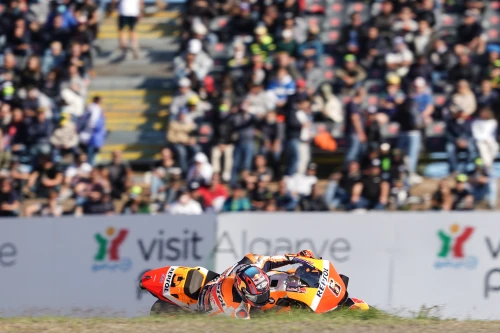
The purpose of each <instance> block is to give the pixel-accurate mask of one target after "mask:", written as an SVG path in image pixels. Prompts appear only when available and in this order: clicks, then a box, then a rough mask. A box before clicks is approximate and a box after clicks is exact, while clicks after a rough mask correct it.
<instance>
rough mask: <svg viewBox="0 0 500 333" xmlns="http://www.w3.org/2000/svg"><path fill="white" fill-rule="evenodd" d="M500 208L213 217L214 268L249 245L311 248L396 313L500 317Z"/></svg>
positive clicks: (263, 250) (352, 288) (355, 290)
mask: <svg viewBox="0 0 500 333" xmlns="http://www.w3.org/2000/svg"><path fill="white" fill-rule="evenodd" d="M499 218H500V215H499V214H498V213H490V212H474V213H434V212H428V213H417V212H415V213H405V212H402V213H389V214H387V213H365V214H342V213H292V214H290V213H276V214H255V213H248V214H225V215H221V216H219V217H218V221H219V223H218V233H217V245H216V248H215V249H214V251H213V253H214V254H215V258H216V266H215V267H216V270H218V271H222V270H223V269H225V268H227V267H229V266H230V265H232V264H233V263H234V262H235V261H237V260H239V259H240V258H241V257H243V256H244V255H245V254H246V253H248V252H254V253H259V254H268V255H270V254H284V253H296V252H298V251H300V250H301V249H305V248H308V249H311V250H313V251H314V253H315V254H316V255H317V256H321V257H323V258H324V259H328V260H331V261H332V263H333V264H334V265H335V266H336V267H337V268H338V271H339V272H340V273H342V274H345V275H347V276H349V277H350V282H349V288H348V290H349V293H350V295H351V296H354V297H358V298H361V299H363V300H365V301H367V302H368V303H370V304H372V305H374V306H376V307H378V308H381V309H385V310H390V311H393V312H396V313H400V314H404V315H408V314H410V315H411V314H417V313H422V314H427V315H437V316H442V317H448V318H450V317H451V318H460V319H468V318H471V319H497V320H498V319H500V311H499V310H498V309H500V223H499Z"/></svg>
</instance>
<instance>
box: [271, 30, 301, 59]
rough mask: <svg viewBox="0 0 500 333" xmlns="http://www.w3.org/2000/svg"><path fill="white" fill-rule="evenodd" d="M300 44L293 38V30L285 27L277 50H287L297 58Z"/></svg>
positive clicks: (291, 55)
mask: <svg viewBox="0 0 500 333" xmlns="http://www.w3.org/2000/svg"><path fill="white" fill-rule="evenodd" d="M298 50H299V45H298V44H297V41H296V40H295V39H294V38H293V31H292V30H291V29H284V30H283V31H282V32H281V40H280V41H279V43H278V45H277V46H276V52H278V53H280V52H286V53H287V54H288V55H289V56H290V57H293V58H296V57H297V55H298Z"/></svg>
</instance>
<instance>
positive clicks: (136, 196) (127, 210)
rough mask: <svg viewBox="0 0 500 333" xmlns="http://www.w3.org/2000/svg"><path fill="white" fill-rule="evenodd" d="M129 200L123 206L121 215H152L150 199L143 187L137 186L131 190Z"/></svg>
mask: <svg viewBox="0 0 500 333" xmlns="http://www.w3.org/2000/svg"><path fill="white" fill-rule="evenodd" d="M129 192H130V193H129V199H128V200H127V202H125V204H124V205H123V208H122V210H121V214H123V215H131V214H150V213H151V207H150V202H149V199H148V198H146V197H145V195H144V194H143V192H144V191H143V189H142V187H140V186H138V185H135V186H132V187H131V188H130V191H129Z"/></svg>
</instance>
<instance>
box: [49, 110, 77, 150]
mask: <svg viewBox="0 0 500 333" xmlns="http://www.w3.org/2000/svg"><path fill="white" fill-rule="evenodd" d="M70 117H71V115H69V114H67V113H63V114H62V115H61V120H60V121H59V126H58V128H56V130H55V131H54V132H53V133H52V136H51V137H50V143H51V144H52V146H53V147H54V149H55V154H56V155H58V156H59V157H62V155H65V154H67V153H71V154H73V156H75V155H76V148H77V147H78V133H77V131H76V125H75V123H74V122H72V121H71V118H70Z"/></svg>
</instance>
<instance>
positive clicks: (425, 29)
mask: <svg viewBox="0 0 500 333" xmlns="http://www.w3.org/2000/svg"><path fill="white" fill-rule="evenodd" d="M432 40H433V31H432V28H431V26H430V24H429V22H428V21H426V20H420V21H418V31H417V33H416V34H415V37H414V38H413V49H414V50H415V55H417V56H424V55H426V54H427V51H428V50H429V45H430V44H431V41H432Z"/></svg>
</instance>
